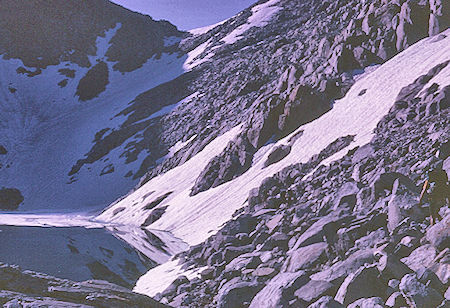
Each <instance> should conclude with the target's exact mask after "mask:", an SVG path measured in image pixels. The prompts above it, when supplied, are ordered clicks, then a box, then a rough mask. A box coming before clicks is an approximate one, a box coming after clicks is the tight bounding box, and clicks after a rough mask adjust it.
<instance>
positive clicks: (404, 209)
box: [388, 178, 425, 232]
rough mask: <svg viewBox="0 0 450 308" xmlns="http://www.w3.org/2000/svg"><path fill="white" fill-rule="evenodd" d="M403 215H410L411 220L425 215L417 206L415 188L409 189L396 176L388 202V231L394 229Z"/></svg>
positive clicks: (420, 218)
mask: <svg viewBox="0 0 450 308" xmlns="http://www.w3.org/2000/svg"><path fill="white" fill-rule="evenodd" d="M414 188H415V187H414ZM405 217H410V218H411V219H413V220H422V219H423V218H424V217H425V213H424V212H423V211H420V207H419V206H418V195H417V194H416V190H414V191H410V190H409V189H408V188H407V187H406V186H405V185H402V184H401V182H400V179H399V178H397V179H396V180H395V181H394V184H393V187H392V196H391V198H390V200H389V202H388V229H389V231H391V232H392V231H394V230H395V229H396V227H397V226H399V225H400V222H401V221H402V220H403V219H404V218H405Z"/></svg>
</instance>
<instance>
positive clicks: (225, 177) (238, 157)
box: [190, 134, 255, 196]
mask: <svg viewBox="0 0 450 308" xmlns="http://www.w3.org/2000/svg"><path fill="white" fill-rule="evenodd" d="M254 153H255V148H254V147H253V145H252V144H251V143H250V141H249V140H248V138H247V136H245V134H241V135H239V136H238V137H236V138H235V140H232V141H230V143H229V144H228V145H227V147H226V148H225V149H224V150H223V152H222V153H221V154H220V155H218V156H215V157H214V158H212V159H211V160H210V162H209V163H208V164H207V165H206V167H205V169H203V171H202V172H201V173H200V175H199V176H198V178H197V180H196V181H195V184H194V186H193V187H192V190H191V194H190V195H191V196H193V195H196V194H198V193H200V192H203V191H206V190H208V189H210V188H213V187H217V186H219V185H221V184H223V183H226V182H229V181H231V180H233V179H234V178H236V177H238V176H240V175H241V174H243V173H244V172H245V171H247V170H248V169H249V168H250V167H251V164H252V160H253V154H254Z"/></svg>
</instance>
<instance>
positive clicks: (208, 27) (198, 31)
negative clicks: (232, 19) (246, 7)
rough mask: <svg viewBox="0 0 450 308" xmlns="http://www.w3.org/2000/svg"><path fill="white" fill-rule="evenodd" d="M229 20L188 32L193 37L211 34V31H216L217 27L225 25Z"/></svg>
mask: <svg viewBox="0 0 450 308" xmlns="http://www.w3.org/2000/svg"><path fill="white" fill-rule="evenodd" d="M228 20H229V19H225V20H223V21H219V22H218V23H216V24H213V25H209V26H206V27H200V28H195V29H191V30H189V31H188V32H189V33H191V34H193V35H200V34H205V33H207V32H209V30H212V29H214V28H215V27H217V26H220V25H223V24H224V23H226V22H227V21H228Z"/></svg>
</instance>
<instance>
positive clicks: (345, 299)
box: [334, 265, 386, 306]
mask: <svg viewBox="0 0 450 308" xmlns="http://www.w3.org/2000/svg"><path fill="white" fill-rule="evenodd" d="M378 275H379V272H378V269H377V268H376V266H374V265H371V266H363V267H361V268H359V269H358V270H357V271H356V272H355V273H351V274H350V275H349V276H347V278H345V280H344V282H343V283H342V284H341V286H340V287H339V290H338V291H337V294H336V296H335V297H334V299H335V300H336V301H338V302H339V303H341V304H343V305H345V306H348V305H349V304H351V303H353V302H354V301H356V300H358V299H360V298H368V297H381V296H384V294H385V289H386V287H385V286H384V284H383V283H381V281H380V280H379V279H378Z"/></svg>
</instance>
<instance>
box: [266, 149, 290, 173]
mask: <svg viewBox="0 0 450 308" xmlns="http://www.w3.org/2000/svg"><path fill="white" fill-rule="evenodd" d="M290 152H291V146H290V145H284V144H282V145H280V146H277V147H276V148H275V149H273V150H272V152H270V154H269V155H268V156H267V160H266V161H265V162H264V168H266V167H268V166H270V165H272V164H275V163H277V162H279V161H280V160H282V159H283V158H285V157H286V156H288V155H289V153H290Z"/></svg>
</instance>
